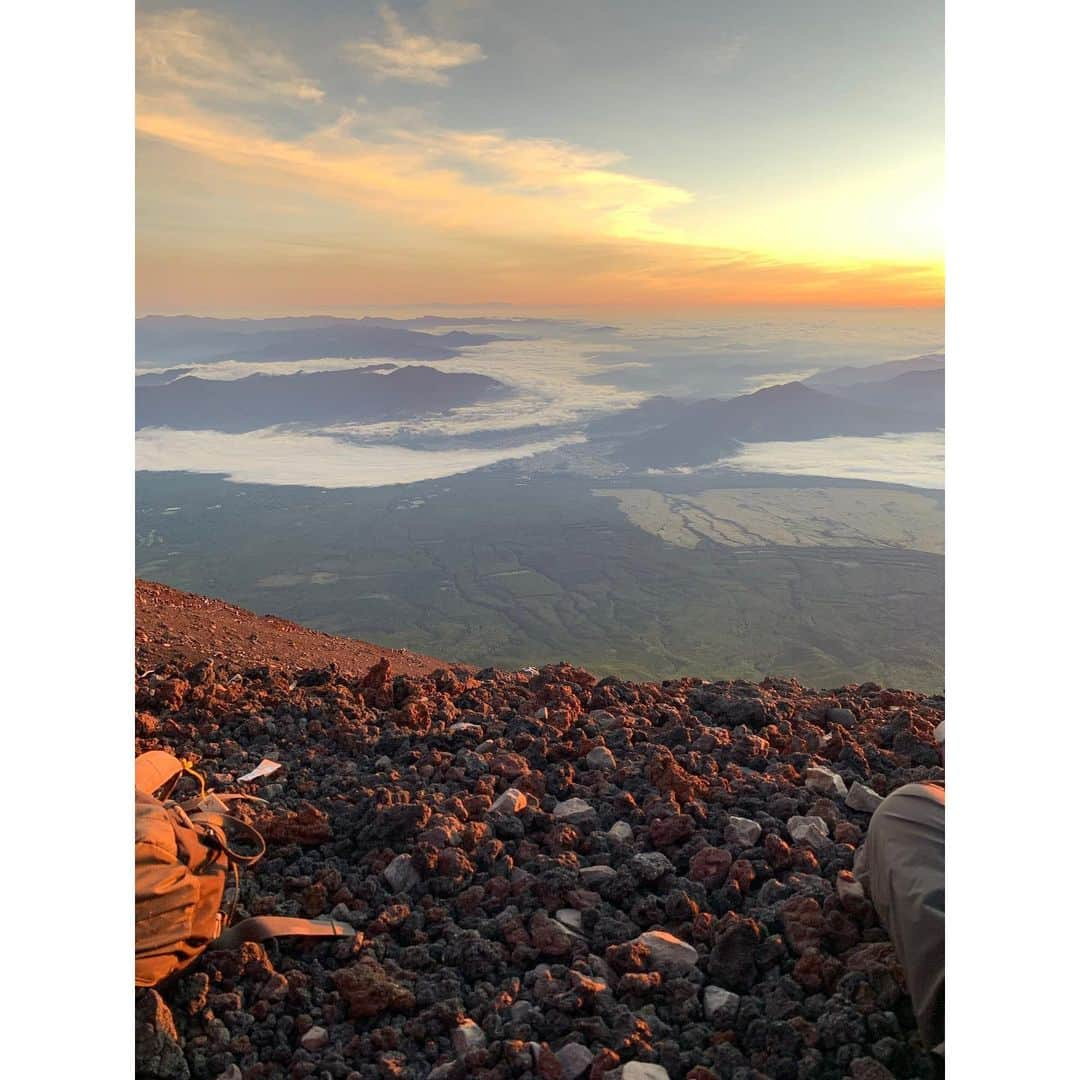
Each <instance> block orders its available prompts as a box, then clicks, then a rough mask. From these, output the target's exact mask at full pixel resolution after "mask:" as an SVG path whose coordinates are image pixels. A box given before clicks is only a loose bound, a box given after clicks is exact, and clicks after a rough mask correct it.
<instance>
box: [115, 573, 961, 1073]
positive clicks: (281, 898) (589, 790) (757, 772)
mask: <svg viewBox="0 0 1080 1080" xmlns="http://www.w3.org/2000/svg"><path fill="white" fill-rule="evenodd" d="M162 588H163V587H161V586H150V585H149V584H142V585H140V608H139V611H140V623H139V631H140V633H142V634H143V635H144V640H143V641H141V642H140V646H139V650H140V651H139V657H138V664H139V672H140V675H139V677H138V678H137V680H136V747H137V749H138V750H140V751H141V750H146V749H152V748H169V749H172V750H174V751H176V752H178V753H182V754H184V755H187V756H193V757H197V758H199V759H200V768H201V769H202V770H203V771H204V772H205V774H206V776H207V779H208V782H209V785H210V786H211V787H213V788H215V789H217V790H228V791H235V790H245V791H249V792H251V793H252V794H258V795H259V796H260V797H262V798H264V799H266V800H267V804H266V805H265V806H256V807H255V809H254V810H252V811H246V812H247V813H248V816H249V818H250V820H252V821H254V822H255V823H256V824H257V825H258V826H259V827H260V828H261V829H262V830H263V832H264V835H265V836H266V837H267V841H268V852H267V855H266V856H265V857H264V859H263V860H262V861H261V862H260V863H259V864H258V865H256V866H255V867H254V868H253V869H251V870H248V871H247V872H245V873H244V875H243V878H242V886H241V897H240V904H239V907H240V914H241V915H243V914H260V913H278V914H305V915H308V916H312V917H315V916H320V915H331V914H332V915H333V917H334V918H338V919H343V920H347V921H348V922H350V923H351V924H352V925H353V926H355V927H356V929H357V935H356V938H355V939H350V940H339V941H333V942H327V943H324V942H299V941H296V940H293V941H283V942H272V943H270V944H269V945H268V946H267V947H265V948H263V947H262V946H258V945H254V944H248V945H245V946H243V947H242V948H241V949H238V950H234V951H232V952H223V951H209V952H207V953H206V954H204V956H203V957H202V958H201V959H200V960H199V961H198V962H197V963H196V965H195V966H194V967H193V968H191V969H189V971H188V973H186V974H185V975H184V976H183V977H181V978H180V979H179V980H178V982H177V983H176V984H175V985H173V986H171V987H169V988H167V989H164V990H162V992H161V994H160V995H159V994H156V993H154V992H142V993H140V994H139V995H138V997H137V1001H136V1015H137V1025H136V1027H137V1046H136V1057H137V1073H138V1075H139V1076H146V1077H150V1076H158V1077H170V1078H177V1080H179V1078H182V1077H195V1078H203V1077H218V1078H222V1080H258V1078H269V1077H318V1078H325V1077H332V1078H339V1077H340V1078H346V1077H348V1078H351V1080H357V1078H368V1077H370V1078H376V1077H409V1078H413V1077H415V1078H421V1077H441V1078H454V1080H464V1078H466V1077H469V1078H472V1077H477V1078H488V1080H495V1078H500V1080H502V1078H507V1080H508V1078H511V1077H543V1078H545V1080H579V1078H581V1077H590V1078H591V1080H596V1078H599V1077H604V1076H606V1077H609V1080H613V1078H615V1077H618V1076H619V1075H620V1073H619V1072H617V1071H613V1070H618V1069H620V1068H621V1069H622V1073H621V1075H622V1077H623V1078H624V1080H655V1078H659V1080H662V1078H663V1077H664V1076H668V1077H670V1078H672V1080H706V1078H708V1077H716V1078H733V1080H749V1078H754V1077H775V1078H778V1080H796V1078H806V1080H810V1078H823V1080H824V1078H841V1077H854V1078H856V1080H880V1078H888V1077H890V1076H895V1077H928V1078H929V1077H933V1076H935V1075H936V1074H935V1067H936V1064H935V1062H934V1060H933V1059H932V1058H931V1056H930V1055H929V1054H927V1053H926V1051H925V1049H924V1048H923V1047H922V1046H921V1043H920V1042H919V1039H918V1036H917V1034H916V1033H915V1025H914V1019H913V1016H912V1010H911V1004H910V1000H909V999H908V997H907V995H906V993H905V992H904V987H903V975H902V972H901V971H900V970H899V968H898V966H897V963H896V959H895V955H894V953H893V951H892V948H891V946H890V945H889V944H888V939H887V936H886V935H885V933H884V932H883V930H882V929H881V928H880V926H879V925H878V922H877V920H876V917H875V915H874V913H873V910H872V908H871V906H870V904H869V903H868V901H867V900H866V899H865V898H864V897H863V896H862V895H861V893H860V891H859V889H858V886H857V885H856V884H855V883H854V881H853V880H852V877H851V874H850V870H851V866H852V861H853V858H854V854H855V850H856V847H857V845H858V844H859V843H860V842H861V839H862V837H863V834H864V832H865V829H866V826H867V823H868V821H869V817H870V814H869V811H870V810H871V809H872V807H873V805H874V804H875V802H876V801H877V800H878V799H879V798H880V797H881V796H882V795H884V794H887V793H888V792H889V791H890V790H892V789H894V788H895V787H898V786H899V785H901V784H903V783H905V782H907V781H909V780H913V779H927V778H941V777H942V776H943V773H942V770H941V769H940V768H939V766H938V758H937V753H936V750H935V749H934V746H933V736H932V731H933V727H934V725H935V724H937V723H938V722H939V721H940V720H941V719H942V715H943V707H944V703H943V701H942V700H941V699H940V698H937V699H931V698H927V697H925V696H923V695H919V694H915V693H910V692H899V691H891V690H882V689H881V688H879V687H877V686H873V685H865V686H861V687H855V686H849V687H845V688H843V689H840V690H836V691H833V692H818V691H812V690H807V689H805V688H803V687H801V686H800V685H799V684H798V683H796V682H793V681H785V680H767V681H765V682H764V683H762V684H760V685H751V684H749V683H743V682H711V683H709V682H703V681H701V680H691V679H683V680H678V681H673V682H669V683H665V684H632V683H627V682H622V681H620V680H616V679H605V680H602V681H600V682H597V681H596V680H595V679H594V678H593V677H592V676H591V675H589V674H588V673H586V672H584V671H580V670H577V669H574V668H571V667H568V666H559V667H549V668H545V669H544V670H542V671H540V672H536V671H533V670H529V671H524V672H517V673H506V672H497V671H493V670H485V671H481V672H475V673H474V672H470V671H469V670H467V669H465V668H454V669H452V670H451V669H442V670H437V671H433V672H432V671H431V669H430V668H428V669H427V671H428V672H429V673H427V674H416V675H413V674H404V675H403V674H397V673H396V672H397V670H398V667H397V665H398V658H397V657H396V656H394V655H393V654H391V659H390V661H389V664H388V663H387V662H386V660H380V661H379V662H378V663H376V664H375V665H374V666H373V667H372V668H371V670H369V671H364V669H363V668H362V667H361V668H356V667H352V668H347V666H346V662H345V661H344V659H343V658H345V657H346V656H349V657H354V658H357V659H358V658H359V657H360V656H361V655H362V653H361V652H360V651H359V650H360V649H363V648H371V647H369V646H362V645H358V643H355V642H342V641H338V640H336V639H326V641H327V645H326V649H325V652H323V653H321V654H320V653H319V650H318V647H317V644H318V643H317V641H316V639H315V637H314V636H308V635H310V633H311V632H310V631H302V632H301V631H300V630H299V628H295V627H289V628H288V629H281V628H282V627H284V626H285V625H286V624H283V623H281V622H280V621H275V622H274V624H273V625H272V626H269V627H267V628H266V629H265V631H264V629H263V627H264V626H267V624H266V623H265V622H264V621H263V620H258V618H257V617H255V616H251V615H249V614H248V613H243V612H238V610H237V609H234V608H229V607H228V605H219V604H218V603H217V602H214V601H210V602H209V604H210V605H211V607H210V608H209V609H206V610H209V611H210V612H212V613H213V616H212V617H210V618H205V617H204V614H203V609H200V608H199V606H198V604H197V603H196V601H198V600H199V599H201V598H189V597H186V595H185V594H175V595H176V596H179V597H183V598H184V599H183V610H184V612H185V620H186V621H185V623H184V625H183V628H182V629H181V628H179V627H177V626H176V625H168V624H166V625H164V626H163V625H159V624H158V625H148V624H147V622H146V621H145V620H146V618H147V617H148V613H151V614H152V613H154V612H155V611H156V612H160V610H161V608H160V605H159V604H158V603H157V602H158V600H159V599H160V597H161V596H162V595H166V599H169V600H170V602H172V599H173V598H172V597H169V596H167V594H159V593H157V590H159V589H162ZM168 592H169V593H172V592H173V591H172V590H169V591H168ZM234 613H235V615H236V617H237V619H238V620H240V621H241V623H242V625H240V626H239V627H237V628H236V629H235V631H234V630H233V628H232V626H231V623H228V620H230V619H232V617H233V615H234ZM154 617H155V618H158V617H159V616H158V615H154ZM244 620H248V621H244ZM250 620H255V623H251V622H250ZM223 622H225V623H227V624H228V625H229V633H230V634H231V635H232V636H231V637H227V638H223V637H222V634H221V627H222V623H223ZM215 623H216V624H217V625H216V626H213V624H215ZM256 624H257V629H251V630H249V629H248V627H249V626H255V625H256ZM211 626H212V627H213V629H212V632H211V629H210V627H211ZM178 631H179V632H178ZM245 632H247V633H257V634H258V637H259V643H260V645H265V643H266V640H267V639H266V638H264V632H265V633H266V634H267V635H268V637H273V636H274V635H276V634H277V633H279V632H280V633H283V634H288V635H290V636H291V637H292V638H293V639H296V638H298V637H302V639H303V644H302V645H299V646H297V650H298V651H297V652H296V653H295V654H291V653H287V651H286V650H285V649H284V648H283V647H282V646H281V645H279V644H278V643H277V642H275V643H274V644H273V645H271V646H269V649H270V651H272V652H273V653H274V654H275V657H281V658H284V663H282V662H280V661H277V662H275V663H274V664H273V665H271V666H267V664H266V661H267V659H268V656H267V655H266V653H265V652H263V651H262V650H261V649H260V650H259V651H258V652H257V653H256V654H255V655H251V654H250V653H249V657H248V658H242V657H237V656H234V655H233V654H231V653H230V652H229V649H230V648H231V647H232V645H233V643H235V642H238V641H241V640H242V639H243V636H244V633H245ZM203 635H205V636H203ZM165 636H169V637H176V638H185V639H187V642H186V645H185V646H184V648H183V649H180V650H177V651H173V652H171V653H170V652H169V651H168V650H164V649H162V646H161V642H162V640H163V639H164V637H165ZM317 637H319V638H322V637H324V636H323V635H318V636H317ZM200 646H201V648H202V654H201V656H197V654H198V653H199V650H200ZM377 652H378V650H376V653H377ZM213 653H219V654H222V655H219V657H218V658H217V659H209V658H210V657H211V656H212V654H213ZM178 658H180V659H179V660H178ZM376 658H377V656H376ZM192 660H196V662H195V663H194V664H193V665H192ZM200 661H201V662H200ZM331 661H333V662H334V663H335V664H337V665H338V666H337V669H336V670H335V669H332V668H330V667H329V666H328V665H329V664H330V663H331ZM411 662H413V663H414V664H417V663H434V662H431V661H421V660H420V658H412V661H411ZM391 664H392V665H393V667H392V668H391V667H390V665H391ZM151 667H152V668H154V670H148V668H151ZM346 670H350V671H351V672H352V674H345V671H346ZM263 757H269V758H272V759H274V760H276V761H279V762H281V763H282V764H283V766H284V768H283V769H282V770H281V771H280V772H278V773H277V774H275V775H274V776H272V777H269V778H265V779H263V780H260V781H256V782H254V783H251V784H245V785H238V784H236V783H235V777H237V776H238V775H240V774H242V773H244V772H245V771H246V770H248V769H250V768H252V767H253V766H254V765H256V764H258V762H259V761H260V759H261V758H263Z"/></svg>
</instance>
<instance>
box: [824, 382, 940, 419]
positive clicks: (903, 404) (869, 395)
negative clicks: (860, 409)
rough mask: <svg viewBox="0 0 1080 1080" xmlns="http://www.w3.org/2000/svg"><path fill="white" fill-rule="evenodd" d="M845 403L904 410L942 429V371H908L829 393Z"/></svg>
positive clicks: (838, 388)
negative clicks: (851, 402)
mask: <svg viewBox="0 0 1080 1080" xmlns="http://www.w3.org/2000/svg"><path fill="white" fill-rule="evenodd" d="M832 393H833V394H835V395H836V396H837V397H842V398H844V400H845V401H857V402H859V403H861V404H863V405H877V406H880V407H882V408H886V409H904V410H907V411H908V412H911V413H913V414H917V415H919V416H921V417H924V418H925V419H926V421H927V423H929V424H931V425H932V426H934V427H944V426H945V369H944V368H941V369H939V370H938V371H908V372H905V373H904V374H903V375H897V376H896V377H895V378H892V379H885V380H883V381H881V382H863V383H856V384H855V385H854V386H841V387H837V388H835V389H834V390H833V391H832Z"/></svg>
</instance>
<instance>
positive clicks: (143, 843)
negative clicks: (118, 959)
mask: <svg viewBox="0 0 1080 1080" xmlns="http://www.w3.org/2000/svg"><path fill="white" fill-rule="evenodd" d="M185 772H188V773H191V774H192V775H194V776H196V777H197V778H198V779H199V783H200V788H201V789H202V791H201V794H200V795H199V796H197V797H196V798H193V799H191V800H188V801H186V802H183V803H179V802H174V801H173V800H171V799H170V798H169V797H168V796H169V793H170V792H171V791H172V788H173V786H174V785H175V783H176V781H177V780H178V779H179V777H180V776H181V774H183V773H185ZM158 795H160V798H159V797H157V796H158ZM243 797H244V796H230V795H215V794H213V793H207V792H206V790H205V785H204V784H203V783H202V778H201V777H199V776H198V774H197V773H192V770H191V769H190V767H189V766H187V765H186V764H185V763H183V762H181V761H179V760H178V759H177V758H175V757H173V755H172V754H169V753H166V752H165V751H163V750H151V751H149V752H148V753H146V754H141V755H140V756H139V757H138V758H137V759H136V761H135V985H136V986H156V985H158V983H160V982H162V981H163V980H164V979H166V978H168V977H169V976H170V975H173V974H175V973H176V972H179V971H182V970H183V969H184V968H186V967H187V966H188V965H189V964H190V963H191V962H192V961H193V960H195V959H196V958H197V957H198V956H199V954H200V953H202V952H203V950H204V949H206V947H207V946H208V945H210V944H211V943H212V942H217V943H218V946H219V947H220V948H232V947H233V946H235V945H237V944H239V943H240V942H241V941H261V940H264V939H266V938H269V937H278V936H283V935H291V934H297V935H305V936H319V937H324V936H333V937H344V936H347V935H352V934H355V932H356V931H355V930H354V929H353V928H352V927H351V926H349V925H347V924H344V923H338V922H333V921H331V920H327V921H312V920H309V919H295V918H282V917H265V916H264V917H258V918H252V919H245V920H244V921H243V922H240V923H238V924H237V925H236V926H234V927H232V928H231V929H229V930H227V931H226V929H225V928H226V926H227V924H228V922H229V917H227V916H226V915H224V914H223V913H222V911H221V905H222V899H223V897H224V895H225V886H226V883H227V881H228V878H229V875H230V873H231V875H232V877H233V882H234V885H235V886H236V888H235V889H234V897H233V908H235V906H236V900H237V898H238V896H239V884H240V874H239V871H240V867H241V866H250V865H252V864H253V863H255V862H256V861H257V860H258V859H259V858H260V857H261V856H262V854H263V852H264V851H265V850H266V844H265V842H264V841H263V838H262V836H260V835H259V833H258V832H257V831H256V830H255V829H253V828H252V827H251V826H250V825H247V824H246V823H245V822H243V821H240V820H239V819H238V818H235V817H232V816H230V815H229V814H227V813H226V812H225V811H226V810H227V809H228V801H229V800H231V799H236V798H243ZM241 841H243V843H244V845H245V846H246V848H247V850H246V851H242V850H239V847H240V844H241ZM230 914H231V913H230ZM223 932H224V933H223Z"/></svg>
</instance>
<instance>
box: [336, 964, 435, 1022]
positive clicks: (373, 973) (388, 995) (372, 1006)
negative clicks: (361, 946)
mask: <svg viewBox="0 0 1080 1080" xmlns="http://www.w3.org/2000/svg"><path fill="white" fill-rule="evenodd" d="M331 978H332V979H333V981H334V986H335V987H337V991H338V993H339V994H340V995H341V996H342V998H343V1000H344V1001H345V1004H346V1005H347V1006H348V1009H349V1016H350V1017H352V1018H353V1019H354V1020H355V1019H363V1018H365V1017H369V1016H378V1015H379V1014H380V1013H384V1012H411V1011H412V1010H413V1009H414V1008H415V1007H416V998H415V997H414V996H413V992H412V991H411V990H410V989H409V988H408V987H407V986H405V985H403V984H402V983H399V982H396V981H395V980H394V979H392V978H391V977H390V976H389V975H388V974H387V973H386V971H385V970H384V968H383V966H382V965H381V964H380V963H379V962H378V961H377V960H376V959H375V958H374V957H373V956H372V955H371V954H370V953H364V954H363V955H362V956H361V957H360V959H359V960H358V961H357V962H356V963H355V964H353V965H352V966H351V967H347V968H342V969H341V970H340V971H335V972H334V973H333V975H331Z"/></svg>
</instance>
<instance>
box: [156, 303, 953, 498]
mask: <svg viewBox="0 0 1080 1080" xmlns="http://www.w3.org/2000/svg"><path fill="white" fill-rule="evenodd" d="M492 329H505V327H500V328H496V327H494V326H493V327H492ZM939 338H940V327H939V326H938V325H937V324H936V322H934V321H933V320H926V319H920V318H912V319H910V320H908V322H907V323H905V322H904V320H903V319H902V318H901V317H900V316H894V315H889V316H888V317H887V318H884V317H881V316H880V315H879V316H878V318H877V319H876V320H875V319H874V318H872V317H870V316H867V315H865V314H857V315H855V316H850V315H845V316H843V317H839V316H837V317H832V316H828V317H827V316H822V317H821V318H818V319H806V318H805V317H800V318H796V319H792V318H786V319H784V318H775V319H766V318H762V319H759V320H756V321H755V320H752V319H750V320H747V319H729V320H720V321H718V320H708V319H698V320H685V319H683V320H678V319H671V320H666V321H662V320H655V321H644V320H642V319H640V318H639V319H637V320H635V321H632V322H630V323H629V324H627V325H625V326H623V327H622V328H621V329H620V330H619V331H618V332H614V333H604V334H602V335H599V336H598V335H596V334H594V333H588V332H585V331H584V330H583V331H582V332H581V333H574V332H573V330H572V329H569V330H568V329H567V328H566V327H565V326H563V327H559V328H558V329H557V330H555V331H554V332H553V333H550V334H549V333H544V334H543V336H537V337H522V338H518V339H514V340H503V341H497V342H492V343H490V344H487V345H482V346H473V347H469V348H465V349H462V350H461V352H460V354H459V355H457V356H456V357H453V358H451V359H448V360H439V361H428V362H423V363H427V364H428V365H429V366H431V367H434V368H437V369H438V370H440V371H447V372H475V373H478V374H482V375H488V376H491V377H492V378H495V379H498V380H499V381H501V382H503V383H505V384H506V385H508V386H510V387H511V388H512V389H513V391H514V393H513V395H512V396H511V397H509V398H506V399H502V400H498V401H492V402H481V403H478V404H475V405H471V406H467V407H465V408H460V409H455V410H453V411H451V412H447V413H443V414H437V415H431V416H424V417H416V418H411V419H406V420H395V421H387V422H381V423H374V424H343V425H335V426H332V427H324V428H321V429H318V430H310V431H304V430H297V429H296V428H295V427H288V428H285V427H280V428H270V429H266V430H264V431H256V432H250V433H247V434H242V435H235V434H223V433H220V432H214V431H173V430H170V429H163V428H155V429H142V430H140V431H138V432H137V433H136V462H137V467H138V468H139V469H146V470H151V471H159V470H186V471H191V472H213V473H225V474H226V475H228V476H229V477H230V478H231V479H233V480H235V481H237V482H256V483H269V484H305V485H312V486H318V487H347V486H361V487H370V486H381V485H384V484H405V483H414V482H417V481H421V480H425V479H435V478H438V477H443V476H449V475H453V474H455V473H461V472H468V471H471V470H473V469H477V468H481V467H484V466H487V465H491V464H494V463H496V462H498V461H505V460H510V459H521V458H527V457H529V456H531V455H533V454H538V453H543V452H546V451H550V450H553V449H557V448H559V447H562V446H568V445H572V444H576V443H580V442H582V441H583V440H584V435H583V431H584V428H585V426H586V424H587V423H588V421H589V420H591V419H593V418H595V417H597V416H601V415H604V414H607V413H611V412H616V411H619V410H623V409H628V408H632V407H634V406H635V405H638V404H640V402H641V401H643V400H644V399H645V398H646V397H648V396H650V395H652V394H656V393H671V394H676V395H678V394H690V395H693V396H712V395H717V396H728V395H730V394H733V393H746V392H749V391H752V390H756V389H759V388H760V387H762V386H768V385H771V384H773V383H777V382H787V381H790V380H792V379H794V378H800V377H806V376H807V375H810V374H812V373H814V372H815V371H819V370H822V369H826V368H829V367H837V366H840V365H842V364H849V363H868V364H869V363H877V362H881V361H882V360H886V359H895V358H897V357H899V356H910V355H916V354H918V353H921V352H926V351H929V350H931V349H934V348H935V347H938V346H939ZM387 363H392V364H396V365H403V364H417V363H421V361H400V360H394V359H393V358H389V357H388V358H385V359H378V358H365V359H347V358H344V359H343V358H329V359H321V360H308V361H303V362H297V361H270V362H257V363H240V362H236V361H230V360H223V361H219V362H216V363H209V364H199V365H198V366H197V368H196V370H195V371H194V372H193V374H195V375H197V376H198V377H199V378H207V379H237V378H242V377H244V376H246V375H252V374H255V373H256V372H259V373H263V374H271V375H274V374H277V375H284V374H291V373H294V372H300V371H304V372H308V371H329V370H343V369H348V368H356V367H369V366H371V365H373V364H387ZM167 366H174V367H175V366H183V365H167ZM167 366H163V367H161V368H159V369H154V368H140V371H151V370H165V367H167ZM942 453H943V448H942ZM937 454H938V451H937V450H936V449H935V444H934V442H933V437H932V436H931V437H929V439H926V438H924V437H922V436H898V437H887V438H885V439H883V440H878V439H861V440H860V439H823V440H818V441H815V442H814V443H765V444H758V445H756V446H751V447H747V448H746V450H745V451H744V452H743V454H742V455H740V457H739V458H738V459H737V462H736V463H737V464H738V465H739V466H740V467H743V468H746V469H753V470H756V471H761V472H788V473H800V474H805V473H811V474H817V475H832V476H851V477H855V478H863V479H891V480H892V481H893V482H900V483H910V484H917V485H918V486H923V487H940V486H942V484H943V479H942V476H941V474H942V473H943V465H942V462H941V461H940V460H938V457H936V456H935V455H937Z"/></svg>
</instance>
